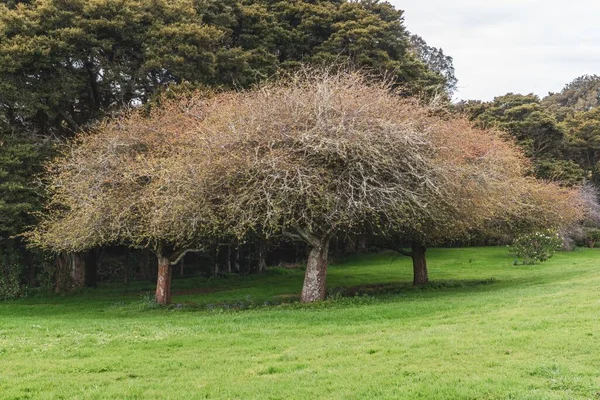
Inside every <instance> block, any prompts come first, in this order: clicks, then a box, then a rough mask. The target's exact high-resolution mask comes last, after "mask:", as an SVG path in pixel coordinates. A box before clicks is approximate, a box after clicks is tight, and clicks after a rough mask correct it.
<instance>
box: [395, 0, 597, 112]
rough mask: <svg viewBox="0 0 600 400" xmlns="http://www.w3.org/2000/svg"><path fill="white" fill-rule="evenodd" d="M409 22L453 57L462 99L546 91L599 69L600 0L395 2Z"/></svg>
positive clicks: (412, 0) (541, 93) (556, 90)
mask: <svg viewBox="0 0 600 400" xmlns="http://www.w3.org/2000/svg"><path fill="white" fill-rule="evenodd" d="M389 1H390V2H391V3H392V4H394V6H396V8H399V9H401V10H404V11H405V14H404V18H405V25H406V27H407V28H408V30H409V31H411V32H412V33H415V34H417V35H419V36H421V37H422V38H423V39H425V41H426V42H427V43H428V44H429V45H430V46H434V47H441V48H442V49H443V50H444V53H446V54H447V55H450V56H452V58H453V59H454V68H455V69H456V77H457V78H458V91H457V93H456V98H457V99H462V100H467V99H477V100H492V99H493V98H494V97H495V96H499V95H502V94H506V93H508V92H513V93H522V94H527V93H535V94H537V95H538V96H540V97H544V96H546V95H547V94H548V92H558V91H560V90H561V89H562V88H563V86H564V85H565V84H567V83H568V82H570V81H572V80H573V79H575V78H577V77H579V76H581V75H585V74H597V75H600V1H598V0H595V1H594V0H568V1H566V0H565V1H563V0H451V1H450V0H389Z"/></svg>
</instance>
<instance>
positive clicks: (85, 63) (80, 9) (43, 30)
mask: <svg viewBox="0 0 600 400" xmlns="http://www.w3.org/2000/svg"><path fill="white" fill-rule="evenodd" d="M0 13H1V14H2V19H1V20H0V60H2V62H0V121H1V122H0V124H5V125H8V126H9V127H11V129H22V130H27V131H30V132H36V133H41V134H56V133H58V134H61V135H67V136H71V135H72V133H73V132H76V131H77V130H78V129H80V128H81V127H82V126H84V125H86V124H87V123H88V122H90V121H94V120H96V119H98V118H101V117H103V116H106V115H109V114H110V112H112V111H113V110H116V109H119V108H121V107H123V106H127V105H139V104H144V103H146V102H147V101H148V100H149V99H150V98H152V96H153V94H155V93H156V92H157V91H160V90H162V88H164V86H165V85H168V84H169V83H181V82H184V81H188V82H191V83H192V84H193V85H196V86H198V85H208V86H225V87H234V86H235V87H240V86H241V87H247V86H248V85H251V84H253V83H256V82H257V81H259V80H261V79H265V78H267V77H269V76H271V75H273V74H275V73H276V72H277V71H278V70H279V69H288V68H295V67H297V66H298V64H299V63H300V62H323V61H331V60H332V59H337V61H339V62H341V61H343V60H349V61H351V62H352V63H354V64H356V65H358V66H362V67H368V68H371V69H373V70H374V71H378V72H382V73H387V74H392V75H393V76H394V78H395V79H396V80H397V81H398V83H399V84H403V85H405V86H406V87H407V88H410V90H411V91H413V92H422V91H430V92H431V91H432V90H434V88H435V87H439V86H440V85H441V84H442V83H443V78H442V77H441V76H440V75H439V74H437V73H436V72H435V71H433V72H432V71H429V70H428V69H427V67H426V66H425V64H423V63H422V62H421V61H419V60H418V59H417V58H416V57H414V56H413V54H412V53H411V52H410V51H408V49H409V43H408V33H407V32H406V30H405V28H404V26H403V21H402V15H403V13H402V11H400V10H396V9H394V7H393V6H391V5H390V4H388V3H379V2H373V1H356V2H354V1H351V2H350V1H339V0H328V1H315V2H305V1H291V2H289V1H265V0H253V1H241V0H225V1H221V0H219V1H217V0H208V1H193V0H175V1H165V0H133V1H121V0H92V1H88V0H85V1H84V0H73V1H68V2H65V1H59V0H36V1H31V2H20V4H18V5H16V6H15V4H11V3H9V4H2V5H0Z"/></svg>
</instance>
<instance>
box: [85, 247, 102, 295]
mask: <svg viewBox="0 0 600 400" xmlns="http://www.w3.org/2000/svg"><path fill="white" fill-rule="evenodd" d="M98 258H100V249H92V250H90V251H88V253H87V254H86V255H85V278H84V281H85V286H86V287H96V286H98Z"/></svg>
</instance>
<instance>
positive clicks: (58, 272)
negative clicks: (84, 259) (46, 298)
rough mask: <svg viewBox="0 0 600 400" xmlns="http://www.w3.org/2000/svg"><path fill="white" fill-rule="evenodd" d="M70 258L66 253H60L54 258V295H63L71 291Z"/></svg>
mask: <svg viewBox="0 0 600 400" xmlns="http://www.w3.org/2000/svg"><path fill="white" fill-rule="evenodd" d="M70 261H71V258H70V257H69V254H67V253H60V254H58V255H57V256H56V259H55V266H56V269H55V275H54V280H55V287H54V290H55V291H56V293H64V292H67V291H69V290H70V289H71V285H72V279H71V271H70V267H71V262H70Z"/></svg>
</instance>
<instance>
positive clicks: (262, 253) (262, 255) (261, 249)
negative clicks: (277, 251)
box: [258, 240, 267, 272]
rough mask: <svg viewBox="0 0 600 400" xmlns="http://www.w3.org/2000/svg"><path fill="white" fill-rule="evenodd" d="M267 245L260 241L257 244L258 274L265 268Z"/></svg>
mask: <svg viewBox="0 0 600 400" xmlns="http://www.w3.org/2000/svg"><path fill="white" fill-rule="evenodd" d="M266 257H267V244H266V243H265V242H264V241H263V240H261V241H259V242H258V272H263V271H264V270H265V269H266V268H267V260H266Z"/></svg>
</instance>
